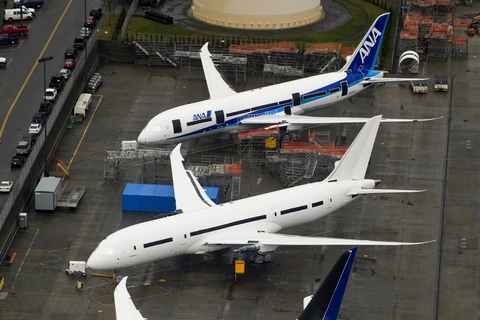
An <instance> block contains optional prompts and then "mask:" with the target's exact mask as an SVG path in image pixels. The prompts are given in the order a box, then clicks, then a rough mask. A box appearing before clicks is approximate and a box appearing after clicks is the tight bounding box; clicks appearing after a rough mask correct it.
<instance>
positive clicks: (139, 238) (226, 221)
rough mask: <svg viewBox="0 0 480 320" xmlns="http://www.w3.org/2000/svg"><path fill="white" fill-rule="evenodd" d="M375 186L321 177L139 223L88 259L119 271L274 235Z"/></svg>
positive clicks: (99, 266) (108, 240) (114, 236)
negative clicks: (241, 237)
mask: <svg viewBox="0 0 480 320" xmlns="http://www.w3.org/2000/svg"><path fill="white" fill-rule="evenodd" d="M374 186H375V182H374V181H373V180H362V181H353V182H342V183H339V182H326V181H322V182H317V183H312V184H307V185H303V186H298V187H295V188H291V189H284V190H279V191H276V192H272V193H268V194H264V195H260V196H255V197H250V198H246V199H242V200H237V201H234V202H230V203H225V204H221V205H218V206H214V207H210V208H207V209H202V210H199V211H196V212H188V213H181V214H177V215H173V216H169V217H165V218H162V219H157V220H154V221H148V222H144V223H140V224H137V225H133V226H131V227H127V228H125V229H121V230H119V231H117V232H115V233H113V234H111V235H110V236H108V237H107V238H106V239H105V240H103V241H102V242H101V243H100V245H99V246H98V247H97V249H96V250H95V251H97V250H101V251H102V252H94V253H96V254H95V256H96V257H97V258H96V260H95V261H92V260H89V263H90V264H94V265H95V268H97V269H118V268H126V267H131V266H135V265H139V264H143V263H148V262H153V261H157V260H160V259H165V258H169V257H173V256H177V255H181V254H201V253H206V252H211V251H216V250H220V249H223V248H225V247H228V246H215V245H205V242H206V239H207V238H209V239H212V237H213V236H215V235H218V234H222V233H223V234H234V233H236V232H242V231H243V232H245V231H254V232H256V231H265V232H273V233H276V232H279V231H280V230H282V229H284V228H288V227H292V226H296V225H301V224H304V223H309V222H312V221H314V220H317V219H319V218H321V217H323V216H325V215H328V214H330V213H332V212H333V211H335V210H337V209H339V208H340V207H343V206H344V205H346V204H348V203H349V202H351V201H353V199H354V198H355V197H353V196H347V195H346V194H347V193H348V191H351V190H353V189H360V188H372V187H374ZM294 189H295V190H294ZM294 194H295V195H296V196H293V195H294ZM298 195H301V196H298ZM267 249H268V248H267ZM272 249H274V248H272ZM264 251H269V250H264Z"/></svg>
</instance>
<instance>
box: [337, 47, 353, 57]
mask: <svg viewBox="0 0 480 320" xmlns="http://www.w3.org/2000/svg"><path fill="white" fill-rule="evenodd" d="M354 51H355V47H344V48H342V50H341V51H340V57H342V58H343V60H347V57H348V56H351V55H352V54H353V52H354Z"/></svg>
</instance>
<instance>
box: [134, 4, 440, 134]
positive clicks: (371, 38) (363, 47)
mask: <svg viewBox="0 0 480 320" xmlns="http://www.w3.org/2000/svg"><path fill="white" fill-rule="evenodd" d="M388 17H389V13H385V14H382V15H381V16H379V17H378V18H377V19H376V20H375V22H374V23H373V25H372V26H371V27H370V29H369V30H368V33H367V34H366V35H365V37H364V38H363V40H362V42H360V44H359V45H358V47H357V48H356V50H355V52H354V53H353V55H352V56H349V57H347V63H346V64H345V66H344V67H343V68H342V69H341V70H339V71H337V72H332V73H328V74H321V75H316V76H312V77H308V78H304V79H299V80H294V81H289V82H285V83H280V84H276V85H272V86H268V87H264V88H258V89H254V90H250V91H245V92H240V93H236V92H235V91H233V90H232V88H231V87H230V86H229V85H228V84H227V83H226V82H225V80H224V79H223V78H222V75H221V74H220V73H219V72H218V70H217V69H216V68H215V65H214V63H213V61H212V59H211V58H210V56H211V55H210V52H209V51H208V43H207V44H205V45H204V46H203V47H202V49H201V52H200V58H201V60H202V66H203V70H204V73H205V79H206V82H207V86H208V90H209V93H210V99H209V100H204V101H200V102H195V103H190V104H186V105H182V106H178V107H175V108H172V109H169V110H166V111H164V112H162V113H160V114H158V115H157V116H155V117H154V118H153V119H152V120H150V122H149V123H148V124H147V125H146V127H145V128H144V129H143V131H142V132H141V133H140V135H139V136H138V138H137V141H138V143H140V144H162V143H169V142H180V141H185V140H190V139H196V138H200V137H203V136H206V135H210V134H214V133H220V132H231V133H235V132H238V131H239V130H248V129H252V128H256V127H257V128H258V127H272V126H278V125H280V126H283V127H287V129H289V130H295V129H299V128H301V127H302V126H303V125H321V124H330V123H358V122H366V121H367V120H368V118H348V117H309V116H301V114H303V113H305V112H310V111H313V110H318V109H321V108H325V107H327V106H330V105H332V104H334V103H337V102H339V101H342V100H345V99H347V98H349V97H351V96H353V95H355V94H357V93H359V92H361V91H363V90H364V89H366V88H367V87H369V86H371V85H372V84H374V83H384V82H396V81H411V80H420V79H408V78H383V76H384V74H385V72H384V71H378V70H374V67H375V64H376V61H377V58H378V53H379V51H380V45H381V43H382V39H383V36H384V32H385V28H386V25H387V20H388ZM427 120H433V119H423V120H416V119H382V121H383V122H413V121H427Z"/></svg>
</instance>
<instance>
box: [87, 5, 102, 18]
mask: <svg viewBox="0 0 480 320" xmlns="http://www.w3.org/2000/svg"><path fill="white" fill-rule="evenodd" d="M102 11H103V10H102V8H92V9H90V14H89V15H90V16H94V17H95V19H97V20H98V19H100V18H101V17H102V14H103V13H102Z"/></svg>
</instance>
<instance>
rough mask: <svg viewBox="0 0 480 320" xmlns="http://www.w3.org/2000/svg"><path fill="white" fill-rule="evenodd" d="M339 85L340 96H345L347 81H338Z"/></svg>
mask: <svg viewBox="0 0 480 320" xmlns="http://www.w3.org/2000/svg"><path fill="white" fill-rule="evenodd" d="M340 85H341V86H342V97H343V96H346V95H347V94H348V82H347V81H343V82H340Z"/></svg>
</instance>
